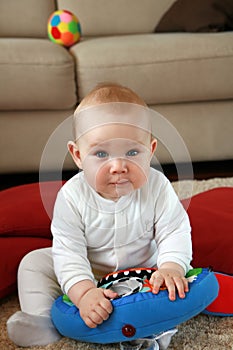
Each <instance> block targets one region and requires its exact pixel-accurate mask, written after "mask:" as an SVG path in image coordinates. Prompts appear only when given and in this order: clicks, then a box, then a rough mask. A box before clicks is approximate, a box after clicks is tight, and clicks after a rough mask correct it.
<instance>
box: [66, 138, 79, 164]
mask: <svg viewBox="0 0 233 350" xmlns="http://www.w3.org/2000/svg"><path fill="white" fill-rule="evenodd" d="M67 147H68V150H69V152H70V154H71V156H72V158H73V161H74V162H75V164H76V165H77V167H78V168H79V169H82V161H81V157H80V151H79V149H78V146H77V145H76V143H75V142H73V141H69V142H68V144H67Z"/></svg>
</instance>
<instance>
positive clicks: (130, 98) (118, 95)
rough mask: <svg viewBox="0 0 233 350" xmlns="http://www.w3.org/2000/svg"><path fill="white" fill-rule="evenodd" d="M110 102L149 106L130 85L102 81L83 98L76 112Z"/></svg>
mask: <svg viewBox="0 0 233 350" xmlns="http://www.w3.org/2000/svg"><path fill="white" fill-rule="evenodd" d="M109 102H128V103H135V104H139V105H142V106H145V107H146V106H147V105H146V103H145V102H144V101H143V99H142V98H141V97H139V96H138V95H137V94H136V93H135V92H134V91H133V90H131V89H130V88H128V87H125V86H122V85H120V84H116V83H100V84H98V85H97V86H96V87H95V88H94V89H93V90H91V91H90V92H89V93H88V94H87V95H86V96H85V97H84V98H83V100H82V101H81V102H80V104H79V106H78V107H77V109H76V111H75V113H78V112H79V111H80V110H82V109H83V108H85V107H89V106H94V105H98V104H102V103H109Z"/></svg>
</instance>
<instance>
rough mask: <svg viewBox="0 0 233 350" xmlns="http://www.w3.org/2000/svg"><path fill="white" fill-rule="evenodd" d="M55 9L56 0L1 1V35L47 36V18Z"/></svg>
mask: <svg viewBox="0 0 233 350" xmlns="http://www.w3.org/2000/svg"><path fill="white" fill-rule="evenodd" d="M53 11H55V0H49V1H48V0H39V1H38V0H20V1H17V0H16V1H15V0H7V1H0V36H1V37H26V38H29V37H34V38H43V37H46V36H47V20H48V17H49V15H50V14H51V13H52V12H53Z"/></svg>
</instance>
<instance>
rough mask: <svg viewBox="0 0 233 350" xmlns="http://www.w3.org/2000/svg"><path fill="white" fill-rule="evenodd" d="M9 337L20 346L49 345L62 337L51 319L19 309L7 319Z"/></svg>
mask: <svg viewBox="0 0 233 350" xmlns="http://www.w3.org/2000/svg"><path fill="white" fill-rule="evenodd" d="M7 331H8V337H9V338H10V339H11V340H12V341H13V342H14V343H15V344H16V345H18V346H22V347H28V346H34V345H47V344H50V343H53V342H56V341H58V340H60V339H61V335H60V334H59V333H58V331H57V330H56V329H55V327H54V325H53V323H52V321H51V319H50V318H49V317H45V316H36V315H29V314H27V313H25V312H22V311H17V312H16V313H15V314H14V315H12V316H11V317H10V318H9V319H8V321H7Z"/></svg>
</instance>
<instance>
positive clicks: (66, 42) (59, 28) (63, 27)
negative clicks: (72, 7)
mask: <svg viewBox="0 0 233 350" xmlns="http://www.w3.org/2000/svg"><path fill="white" fill-rule="evenodd" d="M48 37H49V39H50V40H52V41H53V42H54V43H56V44H60V45H63V46H66V47H70V46H72V45H74V44H75V43H77V42H78V41H79V40H80V38H81V27H80V23H79V20H78V18H77V17H76V16H75V15H74V14H73V13H71V12H70V11H67V10H59V11H55V12H53V13H52V14H51V16H50V17H49V20H48Z"/></svg>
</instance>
